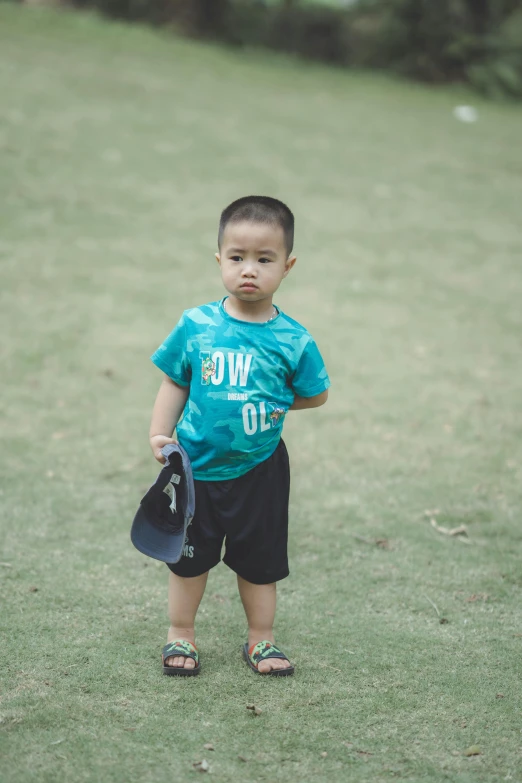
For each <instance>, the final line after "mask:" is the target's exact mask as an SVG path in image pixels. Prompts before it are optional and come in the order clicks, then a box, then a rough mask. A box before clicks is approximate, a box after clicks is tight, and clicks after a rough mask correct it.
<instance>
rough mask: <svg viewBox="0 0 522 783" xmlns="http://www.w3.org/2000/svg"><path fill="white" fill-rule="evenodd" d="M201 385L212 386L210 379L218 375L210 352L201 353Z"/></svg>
mask: <svg viewBox="0 0 522 783" xmlns="http://www.w3.org/2000/svg"><path fill="white" fill-rule="evenodd" d="M200 357H201V383H202V384H203V386H209V385H210V379H211V378H212V376H214V375H215V374H216V365H215V364H214V362H213V361H212V359H211V358H210V351H201V353H200Z"/></svg>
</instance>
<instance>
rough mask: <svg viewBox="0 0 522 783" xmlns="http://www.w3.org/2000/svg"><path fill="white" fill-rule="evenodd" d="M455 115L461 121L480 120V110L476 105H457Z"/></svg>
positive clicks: (454, 110)
mask: <svg viewBox="0 0 522 783" xmlns="http://www.w3.org/2000/svg"><path fill="white" fill-rule="evenodd" d="M453 116H454V117H455V118H456V119H457V120H460V121H461V122H476V121H477V120H478V111H477V110H476V109H475V107H474V106H455V108H454V109H453Z"/></svg>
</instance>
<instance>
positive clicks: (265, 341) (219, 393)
mask: <svg viewBox="0 0 522 783" xmlns="http://www.w3.org/2000/svg"><path fill="white" fill-rule="evenodd" d="M223 302H224V299H223V300H221V301H220V302H211V303H210V304H206V305H202V306H201V307H194V308H193V309H191V310H186V311H185V312H184V313H183V315H182V317H181V319H180V321H179V323H178V325H177V326H176V328H175V329H174V331H173V332H171V334H170V335H169V336H168V337H167V339H166V340H165V342H164V343H163V344H162V345H160V347H159V348H158V350H157V351H156V352H155V353H154V354H153V355H152V357H151V359H152V361H153V362H154V364H155V365H156V366H157V367H159V369H160V370H163V372H164V373H165V374H166V375H168V376H169V378H171V379H172V380H173V381H174V382H175V383H177V384H179V385H180V386H190V392H189V396H188V398H187V403H186V405H185V410H184V411H183V417H182V419H181V420H180V422H178V425H177V427H176V432H177V437H178V440H179V442H180V443H181V445H182V446H183V448H184V449H185V450H186V452H187V454H188V455H189V458H190V461H191V463H192V470H193V474H194V478H196V479H199V480H202V481H221V480H224V479H231V478H237V477H238V476H241V475H243V473H246V472H247V471H249V470H251V469H252V468H254V467H255V466H256V465H258V464H259V463H260V462H263V461H264V460H266V459H268V457H270V456H271V455H272V454H273V453H274V451H275V449H276V447H277V444H278V443H279V440H280V438H281V433H282V430H283V422H284V418H285V414H286V412H287V411H288V408H289V407H290V406H291V405H292V403H293V401H294V395H295V394H297V395H299V396H300V397H314V396H315V395H317V394H320V393H321V392H323V391H325V389H327V388H328V387H329V386H330V380H329V378H328V374H327V372H326V368H325V366H324V362H323V359H322V357H321V354H320V353H319V349H318V348H317V346H316V344H315V342H314V340H313V339H312V337H311V335H310V334H309V333H308V332H307V331H306V329H305V328H304V327H303V326H301V325H300V324H299V323H297V321H294V320H293V318H289V317H288V316H287V315H285V314H284V313H282V312H281V311H278V315H277V316H276V317H275V318H273V319H272V320H271V321H267V322H266V323H251V322H248V321H240V320H238V319H237V318H233V317H232V316H230V315H229V314H228V313H227V312H226V310H225V309H224V307H223Z"/></svg>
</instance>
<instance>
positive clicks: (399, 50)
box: [73, 0, 522, 98]
mask: <svg viewBox="0 0 522 783" xmlns="http://www.w3.org/2000/svg"><path fill="white" fill-rule="evenodd" d="M73 3H74V4H75V5H78V6H90V7H96V8H98V9H99V10H100V11H101V12H103V13H105V14H108V15H109V16H112V17H115V18H118V19H127V20H130V21H145V22H148V23H151V24H168V25H174V26H175V27H176V28H177V29H178V30H179V31H180V32H182V33H184V34H186V35H191V36H195V37H198V38H212V39H215V40H220V41H223V42H225V43H227V44H231V45H235V46H262V47H267V48H271V49H275V50H282V51H287V52H290V53H292V54H295V55H298V56H300V57H304V58H307V59H311V60H319V61H322V62H327V63H333V64H336V65H339V66H359V67H373V68H382V69H385V68H386V69H391V70H393V71H396V72H398V73H401V74H403V75H406V76H408V77H411V78H415V79H420V80H423V81H426V82H432V83H441V82H459V81H460V82H469V83H470V84H471V85H472V86H474V87H475V88H477V89H478V90H480V91H481V92H483V93H486V94H488V95H490V96H493V97H496V96H500V95H507V96H512V97H518V98H521V97H522V0H360V2H358V3H355V4H354V5H353V6H351V7H349V8H336V7H335V6H333V7H329V6H325V5H318V4H314V3H302V2H298V1H297V0H293V2H292V0H282V2H281V3H276V4H272V5H266V4H265V3H262V2H256V1H255V0H73Z"/></svg>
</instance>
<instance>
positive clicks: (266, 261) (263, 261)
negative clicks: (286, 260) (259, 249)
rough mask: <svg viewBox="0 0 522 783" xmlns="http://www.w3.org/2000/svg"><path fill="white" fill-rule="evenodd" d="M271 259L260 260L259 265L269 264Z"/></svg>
mask: <svg viewBox="0 0 522 783" xmlns="http://www.w3.org/2000/svg"><path fill="white" fill-rule="evenodd" d="M271 260H272V259H271V258H260V259H259V263H260V264H269V263H270V262H271Z"/></svg>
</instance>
